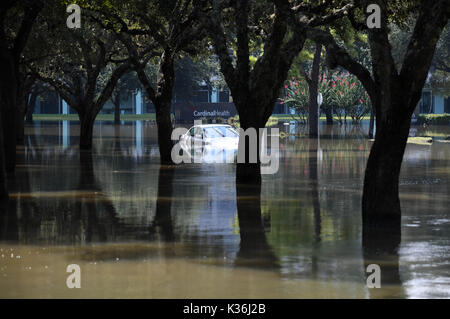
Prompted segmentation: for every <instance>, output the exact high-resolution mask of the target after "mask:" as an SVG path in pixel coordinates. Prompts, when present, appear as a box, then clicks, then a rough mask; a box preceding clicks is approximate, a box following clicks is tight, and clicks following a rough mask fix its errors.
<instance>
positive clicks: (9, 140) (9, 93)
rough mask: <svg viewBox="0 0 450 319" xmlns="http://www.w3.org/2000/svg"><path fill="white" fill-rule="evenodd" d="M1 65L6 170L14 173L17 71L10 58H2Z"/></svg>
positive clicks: (0, 83) (0, 80) (0, 81)
mask: <svg viewBox="0 0 450 319" xmlns="http://www.w3.org/2000/svg"><path fill="white" fill-rule="evenodd" d="M0 65H1V66H2V74H1V75H0V76H1V79H0V85H1V90H2V95H3V96H2V98H3V101H2V105H0V107H1V109H0V111H1V112H2V121H3V123H2V125H3V144H4V151H5V168H6V171H7V172H14V170H15V166H16V122H17V120H16V118H17V105H16V102H17V72H16V71H17V70H16V67H15V66H14V62H13V61H12V58H11V57H9V56H6V57H5V56H2V57H1V59H0Z"/></svg>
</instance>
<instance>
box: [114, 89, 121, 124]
mask: <svg viewBox="0 0 450 319" xmlns="http://www.w3.org/2000/svg"><path fill="white" fill-rule="evenodd" d="M113 102H114V124H115V125H119V124H120V91H119V90H117V92H116V94H115V96H114V100H113Z"/></svg>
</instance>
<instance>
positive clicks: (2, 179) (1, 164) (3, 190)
mask: <svg viewBox="0 0 450 319" xmlns="http://www.w3.org/2000/svg"><path fill="white" fill-rule="evenodd" d="M2 102H3V101H2V95H1V92H0V103H2ZM5 167H6V165H5V148H4V145H3V120H2V114H1V112H0V203H1V201H2V200H4V199H5V198H8V188H7V184H6V183H7V179H6V169H5ZM0 205H1V204H0Z"/></svg>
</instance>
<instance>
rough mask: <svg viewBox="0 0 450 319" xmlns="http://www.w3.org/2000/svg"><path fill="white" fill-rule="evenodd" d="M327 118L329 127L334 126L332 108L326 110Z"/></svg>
mask: <svg viewBox="0 0 450 319" xmlns="http://www.w3.org/2000/svg"><path fill="white" fill-rule="evenodd" d="M325 116H326V117H327V125H333V113H332V112H331V109H330V108H326V109H325Z"/></svg>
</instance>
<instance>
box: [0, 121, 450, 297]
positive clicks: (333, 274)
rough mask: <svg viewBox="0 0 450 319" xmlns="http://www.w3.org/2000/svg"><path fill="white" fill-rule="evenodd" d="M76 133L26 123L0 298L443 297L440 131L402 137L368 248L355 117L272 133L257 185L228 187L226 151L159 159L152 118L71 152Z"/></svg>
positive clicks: (444, 164) (449, 169) (449, 281)
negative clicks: (387, 238) (374, 284)
mask: <svg viewBox="0 0 450 319" xmlns="http://www.w3.org/2000/svg"><path fill="white" fill-rule="evenodd" d="M292 129H295V128H293V127H290V126H281V127H280V130H281V131H284V132H288V133H289V132H291V130H292ZM78 130H79V127H78V125H76V124H75V123H70V122H67V121H65V122H54V123H39V122H36V123H35V124H34V126H28V127H26V141H25V146H20V147H18V165H17V171H16V173H15V178H14V179H11V181H10V190H11V199H10V201H9V202H8V203H4V204H2V206H1V207H0V211H1V214H0V297H1V298H16V297H17V298H91V297H92V298H109V297H112V298H449V297H450V254H449V252H450V248H449V244H450V236H449V235H450V210H449V206H450V197H449V194H450V181H449V177H450V143H448V142H446V141H445V137H446V136H449V135H450V130H449V128H442V127H435V128H432V129H430V128H428V129H426V128H418V129H416V130H415V131H414V130H412V134H413V135H415V136H425V135H430V134H431V135H433V136H436V138H437V139H440V140H439V141H437V140H436V141H434V142H433V143H432V144H431V145H428V144H408V146H407V150H406V154H405V158H404V164H403V167H402V174H401V179H400V196H401V203H402V213H403V217H402V228H401V242H400V244H399V245H397V244H393V245H394V246H395V247H389V248H388V249H384V247H378V248H380V249H379V250H378V253H373V252H369V251H367V249H366V247H365V246H364V245H363V244H362V239H361V237H362V227H361V208H360V206H361V196H362V183H363V176H364V169H365V162H366V159H367V157H368V154H369V149H370V146H371V143H372V142H371V141H369V140H367V139H365V138H364V135H365V130H366V128H362V129H361V128H358V127H351V126H349V127H347V128H345V129H344V128H341V127H339V126H338V125H336V126H334V127H333V128H330V127H325V126H324V127H322V128H321V130H322V132H321V133H322V137H321V138H320V139H319V140H309V139H307V138H305V137H302V136H300V137H294V136H287V137H285V138H282V139H280V145H279V154H280V158H279V161H280V165H279V171H278V173H277V174H275V175H264V176H263V184H262V187H261V189H258V188H256V189H252V188H250V189H247V188H242V187H236V185H235V165H234V164H217V163H216V164H182V165H179V166H178V167H176V168H175V169H170V168H168V167H160V165H158V156H159V155H158V148H157V141H156V128H155V126H153V125H152V124H150V123H146V122H132V123H124V124H123V125H122V126H120V127H114V126H113V125H110V124H107V123H98V124H97V125H96V127H95V130H94V131H95V133H94V134H95V138H94V150H93V152H92V154H89V153H87V154H86V153H83V154H82V155H80V153H79V151H78V147H77V142H78V137H77V136H78ZM430 132H431V133H430ZM272 151H273V150H272ZM386 251H388V252H389V253H386ZM70 264H77V265H79V266H80V269H81V288H80V289H77V288H74V289H69V288H68V287H67V285H66V279H67V277H68V276H69V275H70V273H68V272H66V269H67V266H68V265H70ZM368 264H378V265H379V266H380V269H381V278H382V286H381V288H368V287H367V284H366V278H367V276H368V275H369V273H367V272H366V265H368Z"/></svg>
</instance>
